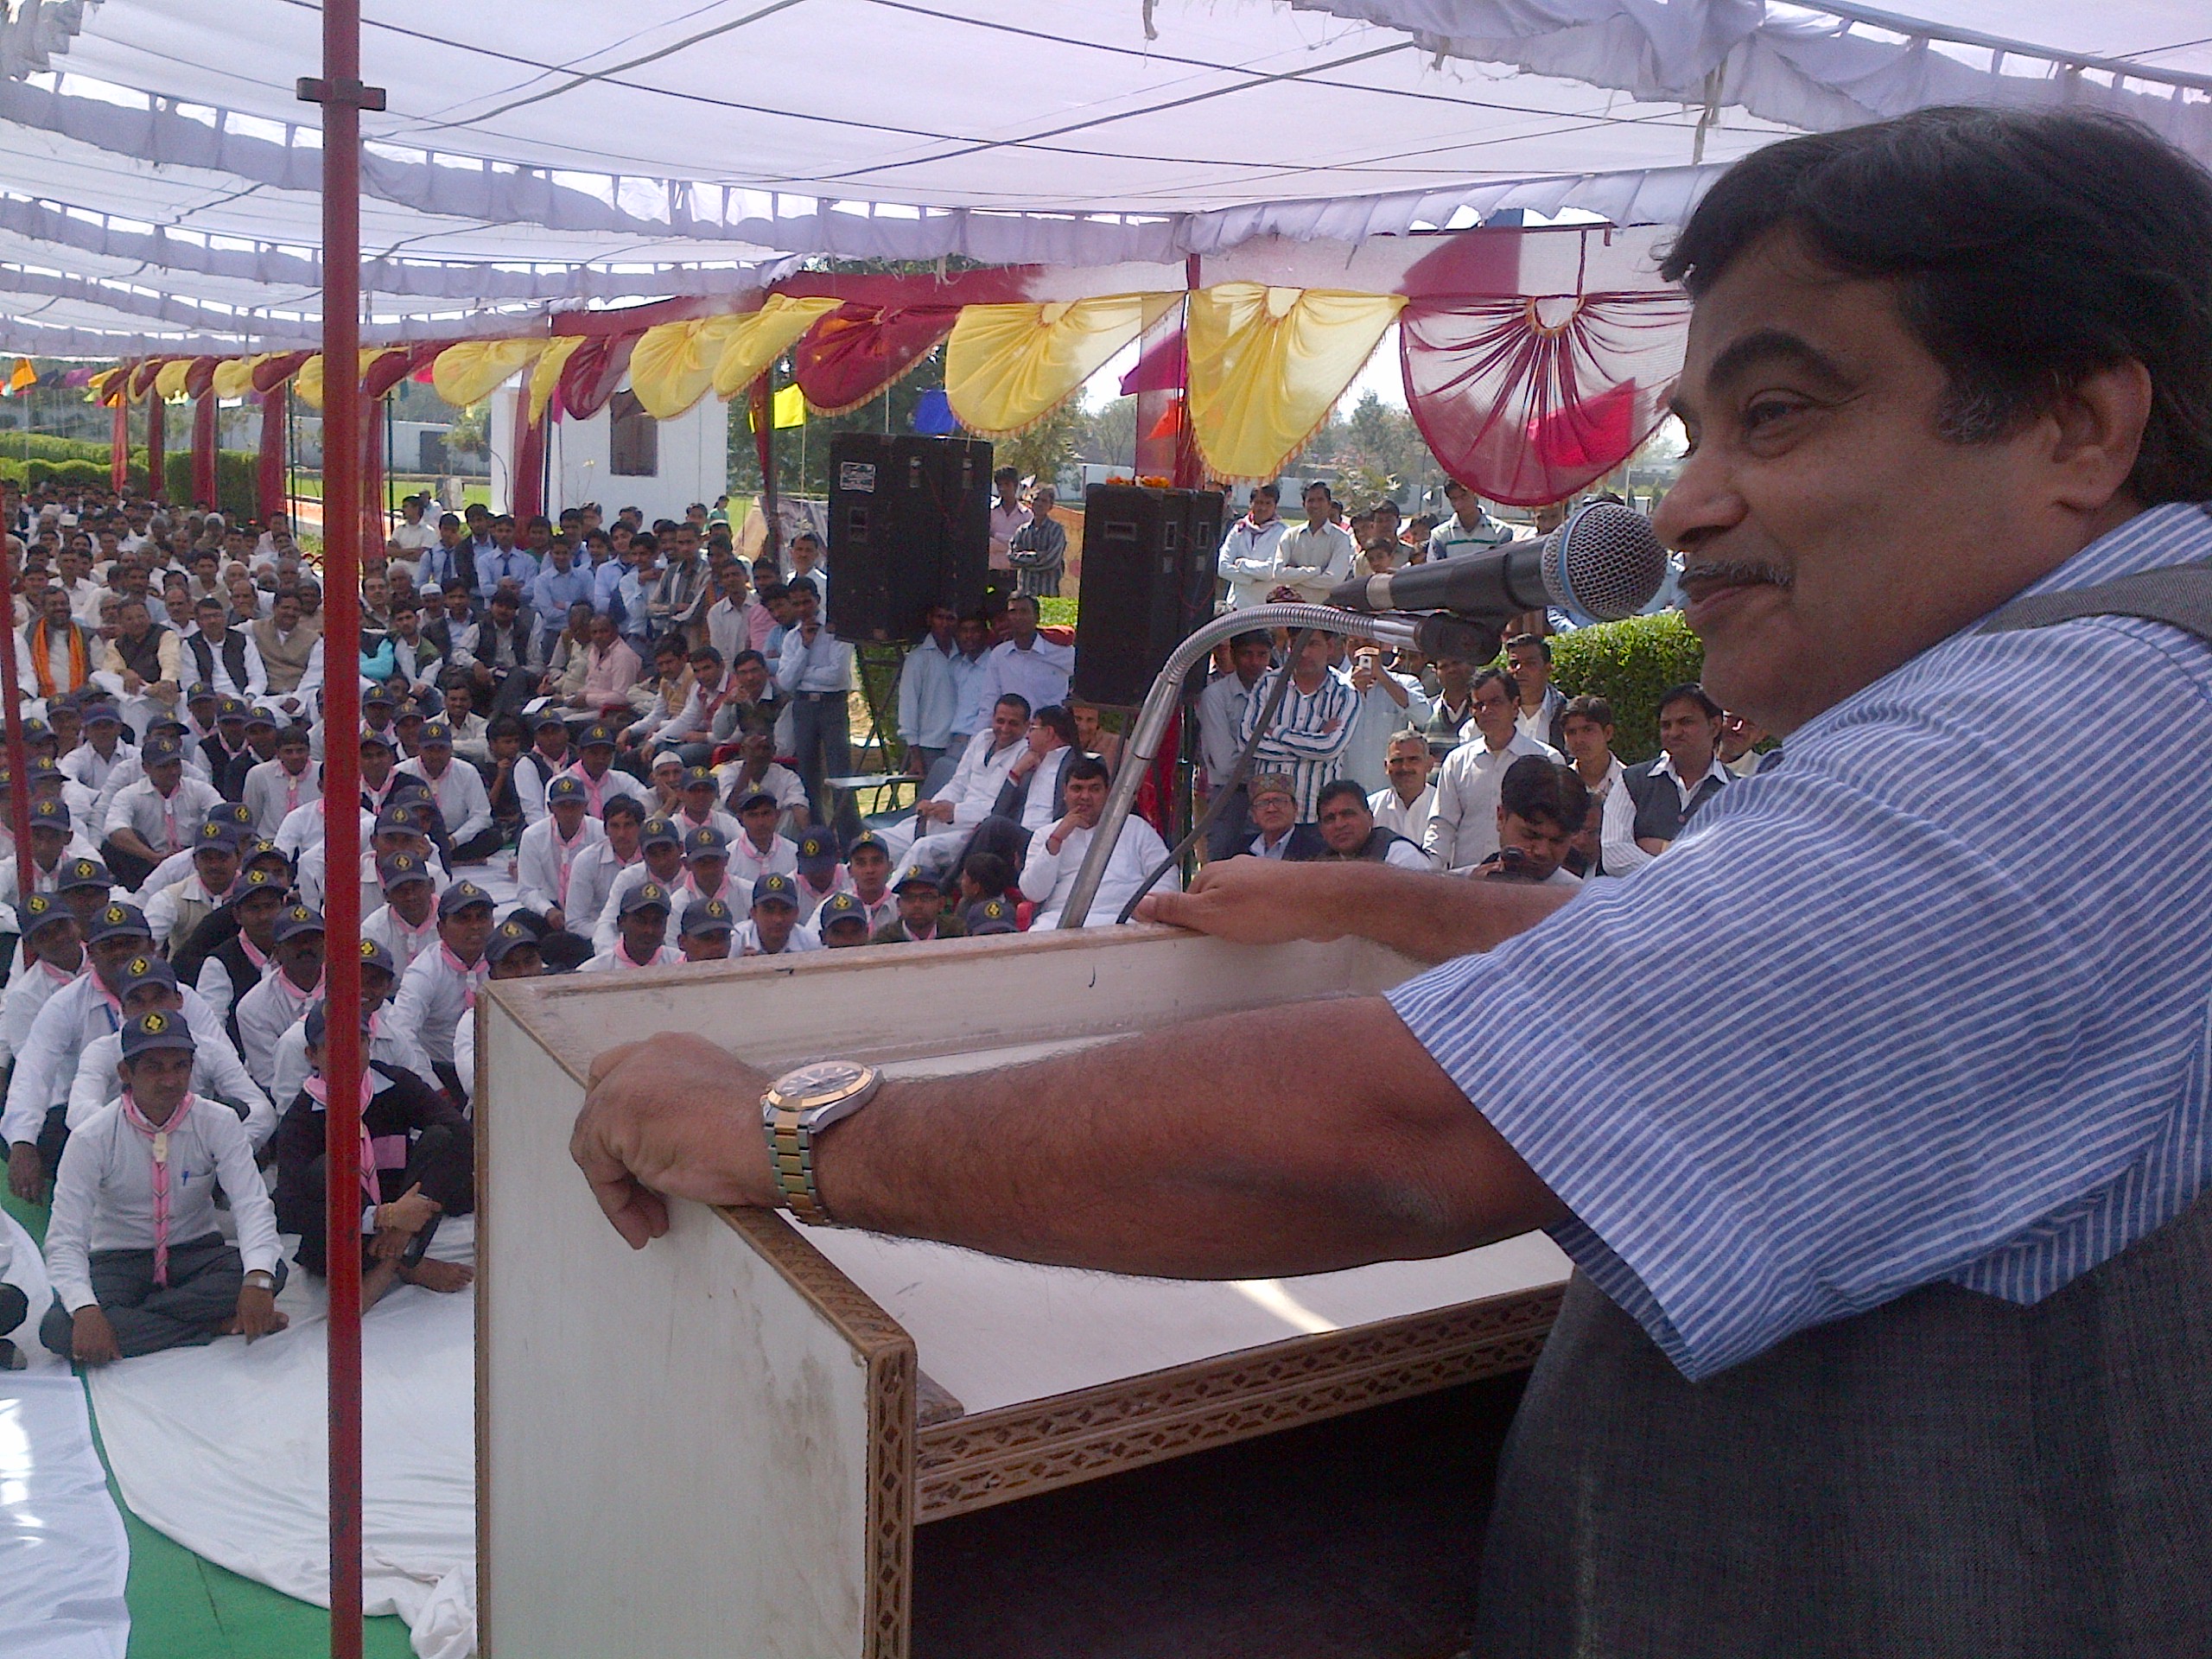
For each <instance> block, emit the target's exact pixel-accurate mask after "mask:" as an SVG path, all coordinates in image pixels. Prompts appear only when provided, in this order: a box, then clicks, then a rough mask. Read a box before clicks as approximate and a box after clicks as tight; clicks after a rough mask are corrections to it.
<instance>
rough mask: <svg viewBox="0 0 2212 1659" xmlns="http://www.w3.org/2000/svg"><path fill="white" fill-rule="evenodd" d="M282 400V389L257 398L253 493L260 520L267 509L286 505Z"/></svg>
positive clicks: (273, 510) (281, 508)
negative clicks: (258, 438) (258, 445)
mask: <svg viewBox="0 0 2212 1659" xmlns="http://www.w3.org/2000/svg"><path fill="white" fill-rule="evenodd" d="M284 402H285V397H284V394H283V392H282V391H272V392H268V393H266V394H264V396H263V397H262V399H261V453H260V454H258V455H257V456H256V457H255V458H254V466H253V493H254V499H255V501H256V503H257V505H259V507H260V510H261V522H262V523H264V524H267V523H268V522H269V518H270V514H271V513H278V512H286V511H288V510H289V503H288V502H287V501H286V499H285V498H284Z"/></svg>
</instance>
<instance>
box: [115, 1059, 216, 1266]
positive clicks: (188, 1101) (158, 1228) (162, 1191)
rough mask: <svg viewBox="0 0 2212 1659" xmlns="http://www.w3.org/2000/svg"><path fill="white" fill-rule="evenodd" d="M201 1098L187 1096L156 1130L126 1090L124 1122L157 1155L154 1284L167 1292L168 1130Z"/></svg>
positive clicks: (124, 1094) (187, 1113) (185, 1115)
mask: <svg viewBox="0 0 2212 1659" xmlns="http://www.w3.org/2000/svg"><path fill="white" fill-rule="evenodd" d="M198 1099H199V1096H197V1095H189V1094H188V1095H187V1096H185V1097H184V1098H183V1099H182V1100H181V1101H180V1102H178V1103H177V1109H176V1110H175V1111H174V1112H171V1113H170V1114H169V1120H168V1122H167V1123H164V1124H162V1126H161V1127H160V1128H156V1127H155V1126H154V1123H153V1122H152V1120H151V1119H149V1118H148V1117H147V1116H146V1114H145V1113H143V1112H142V1111H140V1110H139V1109H138V1103H137V1101H135V1100H133V1099H131V1097H130V1090H128V1089H126V1090H124V1091H123V1120H124V1122H126V1123H128V1124H130V1127H131V1128H134V1129H136V1130H137V1131H138V1133H139V1134H141V1135H144V1136H145V1137H146V1139H147V1140H149V1141H151V1142H153V1152H154V1282H155V1283H156V1284H157V1285H159V1286H160V1287H162V1289H164V1290H167V1289H168V1283H169V1130H170V1128H172V1127H173V1126H175V1125H180V1124H181V1123H182V1122H184V1120H185V1119H186V1118H187V1117H188V1116H191V1113H192V1108H193V1106H194V1103H195V1102H197V1101H198Z"/></svg>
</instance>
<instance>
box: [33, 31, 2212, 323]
mask: <svg viewBox="0 0 2212 1659" xmlns="http://www.w3.org/2000/svg"><path fill="white" fill-rule="evenodd" d="M1899 3H1900V4H1902V5H1904V8H1905V10H1907V11H1908V12H1909V13H1910V16H1896V15H1894V14H1891V13H1885V12H1873V11H1869V10H1866V9H1864V8H1861V7H1859V6H1857V5H1855V4H1847V3H1842V0H1838V3H1833V4H1829V5H1827V6H1825V7H1812V6H1783V5H1781V4H1777V3H1772V0H1667V3H1658V0H1298V6H1297V7H1296V8H1294V7H1293V6H1292V5H1289V4H1286V3H1281V0H1154V3H1151V4H1146V3H1144V0H1111V3H1101V0H629V3H626V4H623V5H620V6H608V5H606V4H604V3H603V0H476V3H473V4H466V5H461V4H455V3H453V0H374V3H372V4H371V5H370V6H369V7H368V9H367V10H368V12H369V16H367V17H366V18H365V20H364V32H363V43H362V49H363V73H364V75H365V79H367V80H368V81H369V82H370V84H372V85H374V86H382V87H384V88H385V90H386V92H387V97H388V107H387V109H386V110H385V111H383V112H381V113H373V112H372V113H370V114H368V115H366V116H365V118H364V132H365V137H366V138H367V140H368V141H369V142H368V150H367V155H366V158H365V166H364V176H363V189H364V198H365V200H364V208H363V227H362V241H363V246H364V248H365V251H366V252H367V253H368V255H369V257H371V258H372V260H373V261H374V262H375V263H374V264H372V267H371V269H370V270H369V271H368V272H367V286H368V289H369V296H368V304H367V307H366V318H365V321H366V326H367V337H368V338H369V339H371V340H393V339H406V338H434V337H436V338H442V337H448V336H453V335H458V334H476V333H484V332H499V331H512V330H513V329H514V328H515V327H517V326H518V319H519V318H522V317H524V316H526V315H528V314H529V313H530V311H531V310H532V309H534V308H544V307H546V306H549V305H555V304H561V305H577V304H604V303H610V302H621V301H628V300H636V299H642V298H650V297H658V296H668V295H672V294H710V295H712V294H731V293H735V292H741V291H743V290H744V289H748V288H751V287H753V286H756V285H758V284H759V283H762V282H765V281H766V280H770V279H772V277H775V276H776V275H778V274H779V273H780V271H781V270H783V269H785V266H784V265H783V264H782V262H783V261H784V260H785V259H786V258H787V257H791V256H810V255H836V256H842V257H876V258H897V259H934V258H939V257H945V256H949V255H957V256H963V257H969V258H974V259H980V260H983V261H986V262H989V263H996V264H1017V263H1042V264H1105V263H1109V262H1111V261H1115V260H1120V259H1145V260H1173V259H1175V258H1177V257H1180V256H1182V255H1184V254H1186V253H1191V252H1210V251H1219V250H1221V249H1224V248H1226V247H1230V246H1233V245H1236V244H1238V243H1240V242H1242V241H1244V240H1246V239H1249V238H1253V237H1256V236H1262V235H1278V236H1288V237H1292V238H1302V239H1328V240H1333V241H1344V242H1357V241H1358V240H1360V239H1362V238H1365V237H1368V236H1372V235H1378V234H1392V233H1401V232H1407V231H1410V230H1414V229H1419V228H1424V227H1445V226H1465V225H1471V224H1473V223H1477V222H1478V221H1479V220H1480V219H1483V218H1484V217H1486V216H1488V215H1490V214H1491V213H1495V212H1496V211H1497V209H1499V208H1501V207H1532V208H1535V209H1537V210H1540V211H1542V212H1546V213H1556V212H1558V211H1560V210H1561V209H1563V208H1568V207H1577V208H1583V209H1586V210H1589V211H1592V212H1594V213H1599V214H1601V215H1603V216H1605V217H1606V218H1608V219H1613V220H1614V221H1616V222H1618V223H1625V224H1636V223H1641V224H1666V223H1670V222H1674V221H1675V220H1676V219H1679V218H1680V217H1681V214H1682V213H1684V212H1685V211H1686V210H1687V208H1688V206H1689V205H1690V204H1691V203H1693V202H1694V200H1695V199H1696V196H1697V194H1698V193H1699V191H1700V189H1701V188H1703V185H1704V184H1705V183H1706V182H1707V181H1709V180H1710V178H1711V176H1712V175H1713V172H1714V171H1715V170H1716V169H1717V168H1718V167H1719V165H1721V164H1724V163H1725V162H1727V161H1729V160H1731V159H1732V158H1734V157H1735V156H1739V155H1741V154H1743V153H1745V151H1747V150H1749V149H1753V148H1756V147H1757V146H1758V145H1759V144H1761V143H1765V142H1768V141H1770V139H1771V138H1773V137H1776V136H1777V135H1779V134H1781V133H1783V132H1786V131H1789V130H1797V129H1810V128H1823V127H1832V126H1837V125H1843V124H1849V123H1851V122H1853V121H1859V120H1865V119H1869V118H1874V117H1876V116H1879V115H1884V114H1889V113H1894V112H1896V111H1898V110H1901V109H1904V108H1910V107H1915V106H1916V105H1923V104H1927V103H1931V102H1941V101H1957V100H1980V101H1993V100H1997V101H2007V102H2015V103H2030V104H2035V103H2050V102H2056V101H2061V100H2063V101H2069V102H2073V103H2077V104H2086V105H2093V106H2097V107H2107V108H2115V109H2121V110H2125V111H2128V112H2130V113H2133V114H2136V115H2138V116H2139V117H2141V118H2144V119H2145V120H2147V121H2150V122H2151V123H2152V124H2153V125H2154V126H2156V127H2158V130H2161V131H2164V132H2165V133H2166V134H2167V135H2168V136H2169V137H2171V138H2172V139H2174V140H2175V141H2176V142H2177V143H2182V144H2183V145H2184V146H2186V147H2188V148H2190V149H2193V150H2195V151H2196V153H2198V154H2199V155H2204V156H2212V91H2209V90H2208V89H2212V40H2208V38H2207V37H2212V24H2208V23H2207V22H2205V21H2204V18H2203V14H2202V7H2201V4H2200V3H2199V0H2107V3H2106V4H2103V5H2100V6H2094V7H2085V6H2082V5H2079V4H2078V3H2075V0H1899ZM320 33H321V12H320V10H319V9H318V8H317V7H316V6H315V5H314V4H312V3H308V0H225V3H223V4H221V5H219V6H211V5H208V4H207V3H206V0H17V3H16V9H15V11H14V13H13V15H12V16H11V17H10V19H9V21H8V22H5V23H4V24H0V346H5V347H6V348H7V349H11V350H29V351H41V352H52V353H66V352H87V353H92V352H99V353H122V352H130V351H190V350H207V351H217V350H225V349H230V350H236V349H239V348H241V347H243V346H285V345H291V344H313V343H314V340H315V334H316V329H317V327H318V322H319V317H320V311H319V299H320V296H319V279H320V269H319V264H318V261H317V256H316V251H315V248H316V244H317V243H318V241H319V239H320V211H321V209H320V203H319V200H318V198H317V195H316V189H317V186H318V183H319V179H320V168H321V150H320V143H319V137H320V135H319V131H318V128H317V123H318V122H319V119H320V111H319V110H318V109H317V108H316V107H315V105H307V104H302V103H301V102H299V101H298V100H297V99H296V95H295V83H296V80H297V79H299V78H301V77H302V76H312V75H315V74H316V73H319V72H320V63H321V45H320ZM2086 59H2094V62H2093V63H2086V62H2085V60H2086Z"/></svg>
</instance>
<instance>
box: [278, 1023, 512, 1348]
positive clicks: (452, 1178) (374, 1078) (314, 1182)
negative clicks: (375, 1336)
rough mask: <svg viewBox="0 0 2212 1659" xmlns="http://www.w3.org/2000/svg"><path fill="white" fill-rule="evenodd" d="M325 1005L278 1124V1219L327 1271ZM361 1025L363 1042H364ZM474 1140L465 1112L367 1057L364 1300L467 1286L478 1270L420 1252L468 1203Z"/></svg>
mask: <svg viewBox="0 0 2212 1659" xmlns="http://www.w3.org/2000/svg"><path fill="white" fill-rule="evenodd" d="M329 1007H330V1005H329V1004H328V1003H327V1002H318V1003H317V1004H316V1005H315V1008H314V1010H313V1011H312V1012H311V1013H309V1014H308V1017H307V1043H308V1065H309V1067H311V1068H312V1074H311V1075H310V1076H309V1077H308V1080H307V1082H306V1083H305V1084H303V1085H302V1088H301V1090H300V1092H299V1094H298V1095H297V1096H296V1097H295V1098H294V1099H293V1101H292V1103H291V1104H290V1106H289V1108H288V1109H286V1110H285V1113H284V1117H283V1122H280V1123H279V1124H278V1125H277V1223H278V1224H279V1225H280V1226H282V1227H283V1230H285V1231H286V1232H297V1233H298V1234H299V1236H300V1248H299V1257H298V1259H299V1263H300V1265H301V1266H302V1268H306V1269H307V1270H308V1272H309V1273H311V1274H314V1275H315V1277H316V1278H318V1279H320V1278H322V1277H325V1276H326V1275H327V1274H328V1273H329V1271H330V1262H329V1255H328V1254H327V1243H328V1240H327V1236H326V1226H325V1220H324V1217H325V1210H324V1198H323V1195H324V1192H325V1191H326V1188H327V1183H328V1179H329V1161H328V1159H327V1156H326V1154H325V1150H324V1148H325V1141H324V1136H325V1135H326V1133H327V1129H326V1120H325V1118H324V1112H325V1110H326V1109H327V1107H328V1104H329V1098H330V1096H329V1090H328V1087H327V1084H326V1083H325V1080H324V1068H325V1066H326V1065H327V1064H328V1061H329V1049H328V1046H327V1039H328V1037H329ZM368 1046H369V1045H368V1033H367V1032H366V1031H365V1030H364V1032H363V1033H362V1048H363V1050H364V1052H365V1051H366V1050H367V1048H368ZM475 1191H476V1145H475V1141H474V1134H473V1132H472V1131H471V1129H470V1128H469V1126H468V1124H467V1121H466V1120H464V1119H463V1118H462V1116H461V1114H460V1113H459V1112H458V1111H456V1110H454V1108H453V1105H452V1103H450V1102H448V1100H447V1099H446V1097H445V1096H443V1095H442V1094H440V1093H439V1092H438V1091H437V1090H435V1089H433V1088H431V1087H430V1086H429V1084H427V1083H425V1082H424V1081H423V1079H422V1078H420V1077H416V1076H415V1074H414V1073H413V1072H411V1071H402V1070H398V1069H396V1068H395V1069H393V1070H391V1071H386V1070H385V1068H384V1067H383V1066H381V1065H377V1064H376V1063H375V1062H373V1061H372V1062H371V1063H370V1064H368V1065H365V1066H364V1067H363V1068H362V1073H361V1205H360V1214H361V1226H360V1231H361V1306H364V1307H366V1306H369V1305H370V1304H371V1303H372V1302H374V1301H376V1300H377V1299H378V1298H379V1297H381V1296H382V1295H384V1294H385V1292H387V1291H389V1290H390V1289H391V1287H393V1286H394V1285H396V1284H400V1283H406V1284H410V1285H420V1286H422V1287H423V1288H424V1289H425V1290H435V1291H455V1290H464V1289H466V1288H467V1287H468V1285H469V1284H470V1282H471V1281H473V1280H474V1278H475V1274H474V1273H472V1272H471V1271H470V1270H469V1269H468V1268H465V1267H462V1266H461V1264H460V1263H459V1262H438V1261H433V1260H432V1259H430V1258H429V1256H428V1255H425V1254H424V1252H425V1251H427V1250H428V1249H429V1247H430V1240H431V1238H432V1236H434V1235H435V1233H436V1232H437V1230H438V1218H439V1217H441V1216H448V1215H465V1214H467V1212H468V1211H469V1210H470V1209H472V1208H473V1207H474V1202H475Z"/></svg>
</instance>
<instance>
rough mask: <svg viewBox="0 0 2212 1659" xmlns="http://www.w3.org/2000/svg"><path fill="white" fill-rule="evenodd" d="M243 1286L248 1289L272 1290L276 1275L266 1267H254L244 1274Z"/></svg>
mask: <svg viewBox="0 0 2212 1659" xmlns="http://www.w3.org/2000/svg"><path fill="white" fill-rule="evenodd" d="M245 1287H246V1288H247V1289H248V1290H274V1289H276V1288H277V1275H276V1274H273V1273H271V1272H270V1271H269V1269H268V1268H254V1269H253V1271H252V1272H251V1273H249V1274H246V1276H245Z"/></svg>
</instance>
